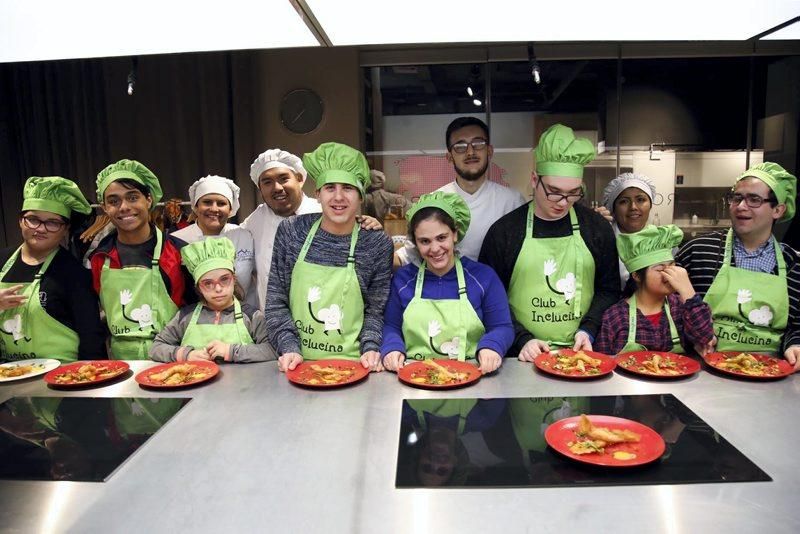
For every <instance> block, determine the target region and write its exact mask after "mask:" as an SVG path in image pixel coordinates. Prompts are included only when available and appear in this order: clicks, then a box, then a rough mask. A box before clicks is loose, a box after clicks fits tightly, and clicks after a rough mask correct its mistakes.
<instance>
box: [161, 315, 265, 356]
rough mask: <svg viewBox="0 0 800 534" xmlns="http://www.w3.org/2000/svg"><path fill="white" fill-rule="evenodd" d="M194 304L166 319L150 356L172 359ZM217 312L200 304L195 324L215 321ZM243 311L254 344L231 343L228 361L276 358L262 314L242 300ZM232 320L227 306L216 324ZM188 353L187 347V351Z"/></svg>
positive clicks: (189, 320)
mask: <svg viewBox="0 0 800 534" xmlns="http://www.w3.org/2000/svg"><path fill="white" fill-rule="evenodd" d="M194 308H195V304H189V305H188V306H184V307H183V308H181V309H180V310H178V313H176V314H175V317H173V318H172V320H171V321H170V322H169V323H167V325H166V326H165V327H164V329H163V330H162V331H161V332H159V333H158V335H156V338H155V340H153V346H152V347H150V358H151V359H153V360H155V361H157V362H174V361H175V354H176V353H177V352H178V350H179V349H181V348H182V346H181V340H182V339H183V335H184V334H185V333H186V329H187V328H188V326H189V322H191V320H192V313H193V312H194ZM216 313H217V312H215V311H213V310H210V309H208V308H206V307H205V306H203V309H202V310H201V311H200V317H198V318H197V324H215V323H216ZM242 315H244V317H243V321H244V325H245V328H247V332H248V333H249V334H250V337H251V338H253V344H251V345H240V344H238V343H237V344H231V361H232V362H236V363H251V362H265V361H269V360H274V359H276V358H277V357H276V355H275V351H274V350H273V348H272V345H270V344H269V339H268V338H267V324H266V322H265V321H264V314H263V313H261V311H260V310H256V309H255V308H253V307H252V306H249V305H248V304H242ZM233 322H234V308H233V306H229V307H228V308H226V309H224V310H222V312H221V315H220V319H219V323H218V324H232V323H233ZM187 348H188V349H189V350H193V349H202V347H187ZM186 354H187V355H188V351H187V353H186Z"/></svg>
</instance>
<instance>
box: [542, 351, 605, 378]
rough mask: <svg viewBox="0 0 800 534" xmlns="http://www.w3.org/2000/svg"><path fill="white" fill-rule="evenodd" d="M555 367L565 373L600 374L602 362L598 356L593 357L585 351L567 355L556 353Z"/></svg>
mask: <svg viewBox="0 0 800 534" xmlns="http://www.w3.org/2000/svg"><path fill="white" fill-rule="evenodd" d="M555 360H556V361H555V363H554V364H553V369H555V370H556V371H559V372H561V373H564V374H574V375H596V374H600V364H601V363H602V362H601V361H600V360H599V359H597V358H592V357H591V356H589V355H588V354H586V353H585V352H583V351H578V352H576V353H575V354H571V355H567V354H561V353H558V354H556V355H555Z"/></svg>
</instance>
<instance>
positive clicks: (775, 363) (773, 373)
mask: <svg viewBox="0 0 800 534" xmlns="http://www.w3.org/2000/svg"><path fill="white" fill-rule="evenodd" d="M739 354H744V353H742V352H740V351H728V352H712V353H711V354H706V356H705V357H704V358H703V359H704V360H705V361H706V363H707V364H708V365H710V366H711V367H713V368H714V369H716V370H718V371H721V372H723V373H727V374H729V375H733V376H740V377H744V378H751V379H753V380H772V379H775V378H783V377H785V376H789V375H790V374H792V373H793V372H794V369H793V368H792V366H791V364H790V363H789V362H787V361H786V360H784V359H783V358H775V357H773V356H769V355H767V354H756V353H752V352H750V353H747V354H752V355H753V356H754V357H755V358H756V359H757V360H758V361H760V362H767V363H768V364H771V365H769V367H768V368H767V369H769V372H770V374H764V375H749V374H747V373H743V372H742V371H736V370H734V369H726V368H724V367H720V364H721V363H722V362H723V361H724V360H725V358H729V357H731V356H738V355H739Z"/></svg>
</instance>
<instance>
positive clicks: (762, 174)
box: [736, 161, 797, 221]
mask: <svg viewBox="0 0 800 534" xmlns="http://www.w3.org/2000/svg"><path fill="white" fill-rule="evenodd" d="M751 176H752V177H753V178H758V179H759V180H761V181H762V182H764V183H765V184H767V185H768V186H769V188H770V189H772V191H773V192H774V193H775V196H776V197H777V198H778V204H786V211H785V212H784V213H783V217H781V221H788V220H791V218H792V217H794V210H795V196H796V195H797V178H795V177H794V175H792V174H789V171H787V170H786V169H784V168H783V167H781V166H780V165H778V164H777V163H771V162H769V161H765V162H764V163H759V164H758V165H754V166H752V167H750V168H749V169H747V170H746V171H744V172H743V173H742V174H741V176H739V178H737V179H736V182H737V183H738V182H739V180H742V179H744V178H748V177H751Z"/></svg>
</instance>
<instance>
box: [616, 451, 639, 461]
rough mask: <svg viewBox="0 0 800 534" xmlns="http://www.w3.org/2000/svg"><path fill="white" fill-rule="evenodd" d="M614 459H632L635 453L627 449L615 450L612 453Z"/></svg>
mask: <svg viewBox="0 0 800 534" xmlns="http://www.w3.org/2000/svg"><path fill="white" fill-rule="evenodd" d="M612 456H613V457H614V459H615V460H633V459H634V458H636V455H635V454H633V453H632V452H627V451H615V452H614V454H613V455H612Z"/></svg>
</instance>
